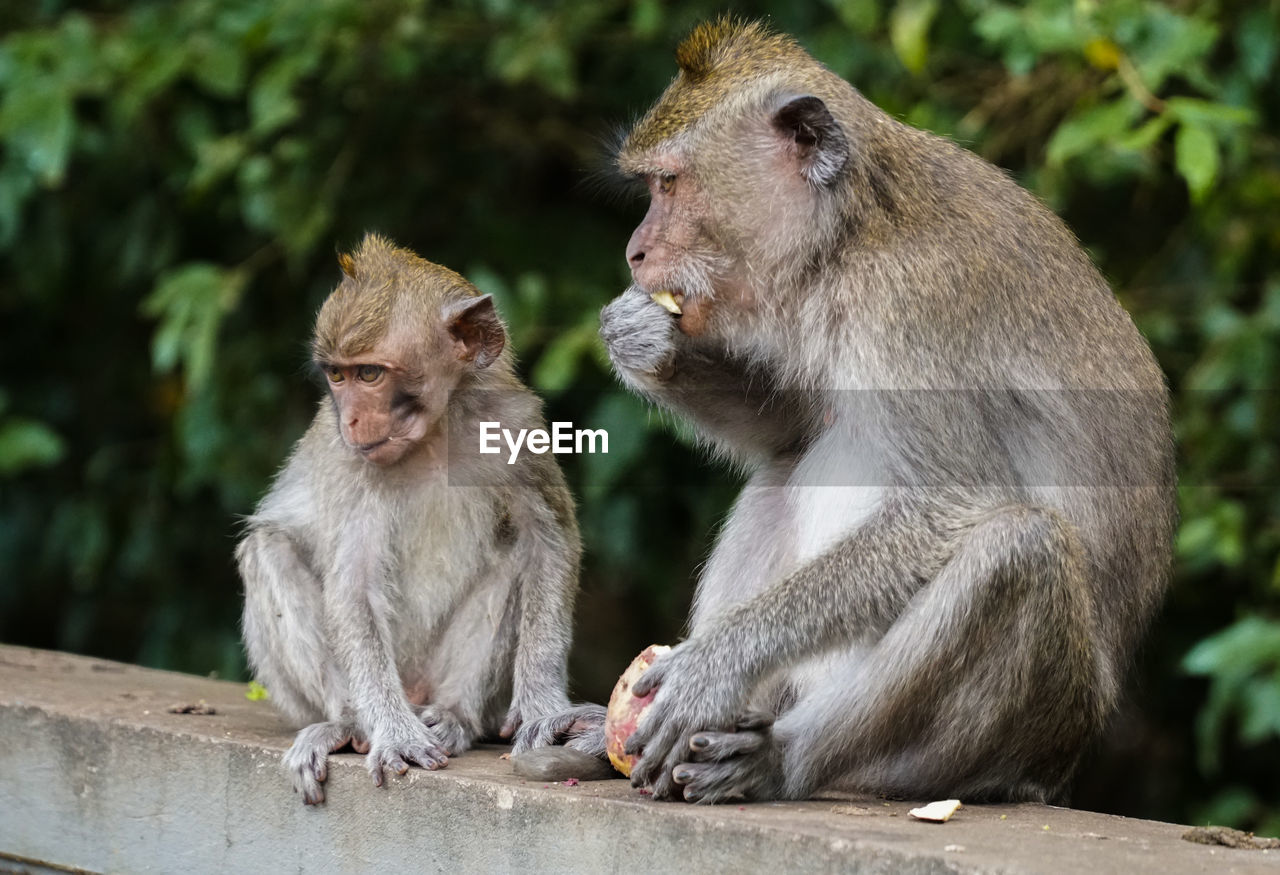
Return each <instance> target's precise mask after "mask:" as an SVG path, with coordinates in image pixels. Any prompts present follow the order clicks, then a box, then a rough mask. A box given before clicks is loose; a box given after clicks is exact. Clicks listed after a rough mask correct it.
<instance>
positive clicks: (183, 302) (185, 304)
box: [141, 263, 247, 391]
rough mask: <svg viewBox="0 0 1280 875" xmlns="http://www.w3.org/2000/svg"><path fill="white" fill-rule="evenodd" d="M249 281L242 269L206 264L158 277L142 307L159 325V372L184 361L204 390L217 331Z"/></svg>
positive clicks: (155, 360)
mask: <svg viewBox="0 0 1280 875" xmlns="http://www.w3.org/2000/svg"><path fill="white" fill-rule="evenodd" d="M246 279H247V277H246V276H245V274H244V273H243V272H241V271H237V270H227V269H225V268H222V267H219V266H217V265H213V264H202V263H192V264H187V265H184V266H182V267H180V268H178V269H176V270H173V271H170V272H169V273H166V274H165V275H163V276H162V277H161V278H160V280H159V282H157V283H156V287H155V289H154V290H153V291H152V292H151V294H150V295H149V296H148V297H147V298H146V299H145V300H144V301H143V302H142V306H141V309H142V312H143V313H144V314H145V315H147V316H150V317H152V318H155V319H158V320H159V322H160V324H159V327H158V328H157V329H156V335H155V339H154V340H153V342H152V346H151V360H152V366H153V367H154V368H155V370H156V372H157V373H162V374H163V373H168V372H169V371H172V370H173V369H174V368H175V367H176V366H177V365H178V363H179V362H182V363H183V364H184V366H185V370H186V374H187V380H188V382H189V383H190V385H191V388H192V389H195V390H197V391H198V390H199V389H201V388H203V387H204V385H205V383H206V382H207V381H208V379H209V375H210V372H211V371H212V368H213V360H214V355H215V353H214V350H215V344H216V341H217V334H218V327H219V326H220V325H221V324H222V319H223V317H224V316H225V315H226V314H227V313H229V312H230V311H231V310H233V309H234V308H235V306H236V304H237V303H238V302H239V300H240V295H241V293H242V292H243V290H244V285H245V281H246Z"/></svg>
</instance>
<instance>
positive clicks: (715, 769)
mask: <svg viewBox="0 0 1280 875" xmlns="http://www.w3.org/2000/svg"><path fill="white" fill-rule="evenodd" d="M772 724H773V718H772V717H771V716H769V715H767V714H748V715H746V716H744V717H743V718H742V719H741V720H739V721H738V723H737V726H736V727H735V731H733V732H698V733H696V734H694V735H693V736H691V737H690V738H689V760H690V761H689V762H685V763H679V764H678V765H677V766H676V767H675V768H674V769H672V773H671V778H672V780H673V781H675V783H676V784H677V785H679V787H680V788H681V789H682V791H683V795H684V799H685V801H686V802H703V803H707V804H714V803H716V802H731V801H739V800H759V799H779V798H781V797H782V788H783V774H782V751H781V749H779V747H778V744H777V742H776V741H775V740H774V738H773V728H772Z"/></svg>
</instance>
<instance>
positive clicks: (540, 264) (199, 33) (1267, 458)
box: [0, 0, 1280, 834]
mask: <svg viewBox="0 0 1280 875" xmlns="http://www.w3.org/2000/svg"><path fill="white" fill-rule="evenodd" d="M722 11H725V7H724V6H723V5H722V4H721V3H711V2H704V0H693V2H683V3H679V4H674V3H663V2H659V0H602V2H595V3H581V4H579V3H573V2H566V0H561V2H554V0H552V2H544V3H538V4H533V3H517V2H514V0H454V2H447V0H437V2H430V3H429V2H389V0H276V2H265V0H263V2H249V0H172V2H154V3H145V2H135V3H128V2H111V0H104V2H98V3H86V4H72V3H66V2H60V0H43V2H33V3H26V4H8V5H7V6H6V7H5V8H4V9H3V10H0V33H2V34H3V37H2V39H0V326H2V327H3V343H2V344H0V363H3V367H2V368H0V639H2V640H4V641H7V642H11V643H25V644H31V645H36V646H42V647H58V648H63V649H67V650H73V651H80V652H86V653H93V654H99V655H102V656H105V657H114V658H118V659H125V660H133V661H137V662H141V663H145V664H148V665H155V666H164V667H169V668H176V669H182V670H186V671H195V672H201V673H205V672H211V671H212V672H217V673H218V674H220V675H221V676H224V677H232V678H243V677H244V676H245V674H244V660H243V656H242V654H241V651H240V646H239V639H238V629H237V617H238V609H239V599H240V592H239V582H238V580H237V578H236V576H235V573H234V569H233V567H232V564H231V559H230V556H231V549H232V544H233V540H234V537H235V532H236V516H237V515H238V514H243V513H245V512H247V511H249V510H250V509H251V507H252V506H253V504H254V502H255V500H256V499H257V497H258V496H259V495H260V494H261V492H262V491H263V489H264V487H265V485H266V483H267V482H268V479H269V478H270V476H271V474H272V472H273V471H274V470H275V468H276V466H277V465H278V464H279V463H280V461H281V460H282V459H283V458H284V456H285V454H286V452H287V451H288V449H289V447H290V445H291V443H292V442H293V441H294V440H295V439H296V438H297V437H298V436H299V434H300V433H301V431H302V429H303V427H304V425H305V423H306V421H307V420H308V418H309V416H310V414H311V411H312V405H313V404H314V399H315V397H316V391H315V390H314V388H313V387H311V386H309V385H307V384H306V382H305V380H304V367H303V366H304V363H305V340H306V337H307V333H308V330H309V327H310V322H311V319H312V317H313V314H314V312H315V310H316V308H317V307H318V305H319V303H320V301H321V300H322V299H323V297H324V295H325V294H326V293H327V292H328V291H329V289H330V288H331V286H332V285H333V283H334V282H335V279H336V276H337V269H336V266H335V261H334V254H335V251H336V250H338V249H343V248H346V247H349V246H351V245H352V244H354V243H355V242H356V241H358V239H359V238H360V236H361V234H362V232H363V231H364V230H365V229H377V230H381V231H382V232H384V233H386V234H388V235H390V236H391V237H392V238H393V239H395V240H397V241H398V242H400V243H401V244H403V245H406V246H409V247H412V248H414V249H416V250H418V251H420V252H421V253H422V254H424V255H425V256H427V257H429V258H432V259H433V260H436V261H440V262H443V263H445V264H448V265H450V266H453V267H455V268H457V269H459V270H462V271H463V272H464V273H466V274H467V275H468V276H470V277H471V278H472V279H473V280H474V281H475V282H476V283H477V284H478V285H479V286H480V287H481V288H483V289H485V290H487V291H491V292H493V293H494V294H495V295H496V296H497V297H498V298H499V302H500V307H501V309H502V311H503V312H504V314H505V315H506V317H507V319H508V320H509V322H510V323H511V328H512V333H513V339H514V343H515V347H516V349H517V350H518V351H519V352H520V354H521V358H522V366H523V368H524V371H525V373H526V374H527V376H528V377H529V379H530V381H531V382H532V383H533V385H534V386H535V387H536V388H538V389H539V390H540V391H542V392H543V393H544V395H545V396H546V397H547V398H548V399H549V407H550V411H551V412H552V414H553V415H554V416H555V417H556V418H563V419H572V420H574V421H589V422H591V423H592V424H593V425H606V426H607V427H608V428H609V429H610V432H611V434H612V435H613V436H614V441H615V444H614V447H613V450H614V451H613V452H612V453H611V454H610V455H609V456H608V457H603V458H594V459H590V458H589V459H588V461H586V462H583V463H581V464H580V465H579V464H576V463H573V464H571V465H570V475H571V477H572V479H573V480H574V483H575V486H576V488H577V490H578V494H579V498H580V502H581V519H582V523H583V531H584V536H585V540H586V544H587V555H586V566H585V574H584V579H583V595H582V598H581V600H580V607H579V615H578V627H577V639H578V644H577V647H576V652H575V656H574V661H573V673H574V685H575V688H576V692H577V693H578V694H579V695H580V696H582V697H588V698H597V699H598V698H600V697H602V696H604V695H606V694H607V690H608V689H609V686H610V685H611V683H612V680H613V678H614V677H615V676H616V673H617V671H618V670H619V669H620V668H621V667H622V666H623V665H624V664H625V663H626V661H627V660H628V659H629V658H630V657H631V655H633V654H634V653H635V652H637V651H638V650H639V649H640V648H641V647H643V646H644V645H645V644H648V643H650V642H651V641H663V640H667V641H670V640H674V639H675V638H676V637H677V636H678V635H679V632H680V625H679V624H680V622H681V620H682V618H683V615H684V611H685V609H686V608H687V605H688V601H689V595H690V583H691V580H692V577H693V574H694V573H695V569H696V566H697V563H698V562H699V560H700V559H701V557H702V556H703V555H704V553H705V550H706V548H707V546H708V544H709V541H710V537H711V532H712V531H713V528H714V525H715V523H716V521H717V520H718V519H719V518H720V516H721V515H722V514H723V512H724V510H725V508H726V507H727V505H728V502H729V501H730V499H731V497H732V495H733V492H734V489H735V487H736V484H735V483H734V482H733V481H732V478H731V477H730V475H728V474H727V473H726V472H724V471H721V470H718V469H716V468H714V467H712V466H710V465H708V464H705V463H704V461H703V460H701V459H700V458H699V457H698V456H697V454H696V452H695V451H694V450H693V448H692V447H691V446H690V445H689V444H688V443H687V442H686V441H685V440H684V439H683V438H682V437H681V436H680V435H679V434H677V433H675V432H673V431H672V430H670V429H669V428H668V427H667V426H665V425H664V424H663V423H661V422H660V421H658V420H657V418H656V417H650V415H649V414H648V413H647V412H646V410H645V409H644V408H643V406H642V405H640V404H639V403H638V402H636V401H634V400H633V399H631V398H629V397H628V396H626V395H623V394H618V393H612V394H609V393H603V390H605V389H606V388H608V387H609V386H610V385H611V381H610V377H609V374H608V371H607V367H606V363H605V359H604V358H603V355H602V353H601V350H600V348H599V346H598V341H597V339H596V336H595V314H596V312H597V310H598V309H599V307H600V306H601V305H603V304H604V303H605V302H606V301H607V300H608V299H609V298H611V297H612V296H613V295H615V294H616V293H617V292H618V291H619V290H620V289H621V288H623V286H624V284H625V281H626V275H625V265H624V260H623V247H624V245H625V242H626V240H627V237H628V234H629V233H630V229H631V227H632V226H633V224H634V223H635V221H636V220H637V219H638V218H639V216H640V215H641V213H642V210H643V206H644V204H643V201H642V200H640V199H637V198H633V197H630V196H617V193H616V191H615V190H614V189H612V188H611V186H610V185H609V184H607V183H604V182H601V180H603V179H605V178H607V175H608V174H607V164H608V159H607V153H608V144H609V142H611V141H612V139H613V138H614V136H615V131H616V128H617V127H619V126H621V125H625V124H626V123H627V122H628V121H629V120H630V119H632V118H634V117H635V116H636V115H637V114H638V113H640V112H642V111H643V109H644V108H645V107H646V105H647V104H648V103H649V102H650V101H651V100H652V99H653V98H654V97H655V96H656V95H657V94H658V93H659V91H660V90H661V88H662V87H663V86H664V85H665V83H666V82H667V81H668V79H669V78H670V77H671V75H672V74H673V73H674V63H673V61H672V56H671V51H672V49H673V47H674V45H675V44H676V42H677V41H678V40H679V38H680V36H682V35H683V33H685V32H686V31H687V30H688V29H689V27H691V26H692V25H693V24H694V23H695V22H696V21H698V20H700V19H703V18H706V17H709V16H711V15H714V14H717V13H719V12H722ZM733 11H735V12H737V13H740V14H744V15H748V16H765V15H767V16H771V17H772V19H773V22H774V23H775V25H776V26H778V27H779V28H781V29H783V30H787V31H790V32H792V33H794V34H795V35H796V36H797V37H798V38H799V39H800V40H801V41H802V42H803V43H804V44H805V45H806V46H807V47H808V48H809V49H810V50H811V51H812V52H813V53H814V54H815V55H816V56H817V57H818V58H819V59H821V60H822V61H824V62H825V63H826V64H828V65H829V66H831V67H832V68H833V69H834V70H836V71H837V72H838V73H840V74H841V75H843V76H845V77H846V78H848V79H849V80H850V81H852V82H854V83H855V84H856V85H857V86H858V87H859V88H860V89H862V90H863V92H864V93H866V94H867V95H868V96H869V97H870V98H871V99H872V100H874V101H875V102H877V103H878V104H880V105H881V106H883V107H884V108H886V109H887V110H888V111H889V112H891V113H893V114H895V115H897V116H899V117H901V118H903V119H905V120H906V121H908V122H910V123H912V124H915V125H918V126H922V127H926V128H929V129H932V130H934V131H937V132H939V133H942V134H945V135H947V136H950V137H952V138H955V139H956V140H958V141H960V142H961V143H963V144H965V145H967V146H969V147H970V148H973V149H974V150H976V151H978V152H979V153H981V154H982V155H984V156H985V157H987V158H988V159H990V160H992V161H994V162H995V163H997V164H999V165H1001V166H1003V167H1006V168H1008V169H1009V170H1010V171H1011V172H1012V173H1014V174H1015V175H1016V176H1017V177H1018V178H1019V180H1020V181H1022V182H1023V183H1024V184H1025V185H1026V186H1028V187H1029V188H1031V189H1032V190H1033V191H1035V192H1037V193H1038V194H1039V195H1040V196H1041V197H1042V198H1044V199H1045V200H1046V201H1047V202H1048V203H1049V204H1050V205H1051V206H1052V207H1053V208H1054V209H1056V210H1058V211H1059V212H1060V213H1061V214H1063V215H1064V216H1065V217H1066V218H1067V220H1068V221H1069V222H1070V224H1071V225H1072V226H1073V227H1074V228H1075V230H1076V231H1077V233H1078V234H1079V236H1080V237H1081V239H1082V241H1083V242H1084V243H1085V245H1086V246H1087V247H1088V248H1089V249H1090V251H1091V252H1092V253H1093V255H1094V257H1095V258H1096V259H1097V261H1098V262H1099V263H1100V265H1101V266H1102V268H1103V270H1104V271H1105V272H1106V274H1107V275H1108V276H1109V277H1110V278H1111V279H1112V280H1113V282H1114V284H1115V286H1116V288H1117V290H1118V294H1119V295H1120V297H1121V298H1122V300H1123V301H1124V303H1125V304H1126V306H1128V307H1129V309H1130V311H1131V312H1132V313H1133V314H1134V316H1135V318H1136V319H1137V321H1138V323H1139V325H1140V326H1141V328H1142V329H1143V331H1144V332H1145V333H1146V335H1147V337H1148V338H1149V339H1150V341H1151V343H1152V345H1153V346H1154V347H1155V349H1156V352H1157V354H1158V355H1159V357H1160V360H1161V362H1162V363H1163V365H1164V367H1165V369H1166V371H1167V373H1168V375H1169V379H1170V382H1171V385H1172V386H1173V388H1174V392H1175V398H1176V405H1177V427H1178V437H1179V440H1180V444H1181V478H1182V483H1183V487H1182V502H1181V504H1182V513H1183V522H1182V528H1181V532H1180V535H1179V539H1178V553H1177V572H1176V583H1175V586H1174V589H1173V592H1172V594H1171V596H1170V598H1169V600H1168V603H1167V607H1166V609H1165V611H1164V613H1163V615H1162V617H1161V618H1160V620H1159V622H1158V624H1157V626H1156V628H1155V630H1154V632H1153V634H1152V636H1151V639H1150V643H1149V645H1148V646H1147V648H1146V649H1145V651H1144V653H1143V657H1142V660H1141V663H1140V665H1139V667H1138V670H1137V671H1136V673H1135V683H1134V694H1133V696H1132V704H1131V705H1129V706H1128V707H1127V708H1126V709H1125V710H1124V711H1123V712H1122V714H1121V715H1120V716H1119V717H1118V718H1117V720H1116V725H1115V729H1114V731H1113V732H1112V734H1111V737H1110V738H1109V739H1108V740H1107V742H1106V743H1105V744H1102V745H1099V746H1098V748H1097V750H1095V751H1093V752H1092V753H1091V755H1090V757H1089V760H1088V762H1087V763H1086V766H1085V768H1084V769H1083V771H1082V774H1081V777H1080V779H1079V780H1078V782H1077V785H1076V790H1075V794H1074V797H1073V802H1074V803H1075V804H1077V805H1080V806H1083V807H1093V808H1100V809H1103V810H1112V811H1121V812H1125V813H1131V814H1138V815H1142V816H1147V817H1158V818H1166V819H1174V820H1180V821H1195V822H1202V821H1206V820H1213V821H1216V822H1228V823H1233V824H1236V825H1241V826H1247V827H1251V828H1256V829H1259V830H1260V831H1264V832H1270V833H1272V834H1275V833H1277V832H1280V791H1277V789H1276V788H1277V787H1280V780H1278V779H1280V743H1278V740H1277V739H1278V736H1280V622H1277V618H1278V617H1280V612H1278V611H1277V607H1278V605H1280V560H1278V556H1280V522H1278V521H1277V520H1278V519H1280V490H1278V488H1277V487H1280V457H1278V454H1280V440H1278V438H1280V427H1278V425H1277V423H1278V421H1280V398H1278V396H1277V394H1276V392H1275V389H1276V383H1277V377H1276V375H1277V372H1278V371H1280V259H1278V258H1277V255H1278V254H1280V140H1278V139H1277V122H1278V121H1280V119H1278V116H1280V102H1278V99H1277V95H1280V64H1278V63H1277V57H1276V54H1277V46H1280V3H1277V2H1276V0H1270V2H1254V3H1242V2H1227V0H1180V2H1172V3H1167V4H1166V3H1157V2H1150V0H1108V2H1105V3H1104V2H1101V0H1032V2H1028V3H1025V4H1013V3H1005V2H996V0H959V2H955V3H943V2H940V0H900V2H885V3H878V2H874V0H826V2H815V3H810V4H784V3H777V4H772V3H765V2H742V3H739V4H737V5H736V6H735V7H734V8H733ZM571 389H572V390H574V391H570V390H571ZM577 390H583V391H577Z"/></svg>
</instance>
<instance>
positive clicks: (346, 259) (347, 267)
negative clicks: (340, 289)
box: [338, 252, 356, 279]
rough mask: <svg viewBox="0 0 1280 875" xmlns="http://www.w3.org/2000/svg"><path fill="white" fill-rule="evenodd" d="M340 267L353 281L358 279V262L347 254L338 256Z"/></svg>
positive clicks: (342, 253) (343, 253)
mask: <svg viewBox="0 0 1280 875" xmlns="http://www.w3.org/2000/svg"><path fill="white" fill-rule="evenodd" d="M338 267H340V268H342V272H343V273H345V274H346V275H347V276H349V277H351V278H352V279H355V278H356V260H355V259H354V258H352V257H351V256H350V255H348V254H347V253H345V252H341V253H339V254H338Z"/></svg>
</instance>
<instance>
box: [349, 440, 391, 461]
mask: <svg viewBox="0 0 1280 875" xmlns="http://www.w3.org/2000/svg"><path fill="white" fill-rule="evenodd" d="M390 440H391V438H389V437H384V438H383V439H382V440H377V441H370V442H369V443H367V444H356V452H358V453H359V454H360V455H362V456H365V457H368V456H369V455H370V454H372V453H374V452H376V451H377V450H378V448H379V447H382V446H385V445H386V444H387V442H388V441H390Z"/></svg>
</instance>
